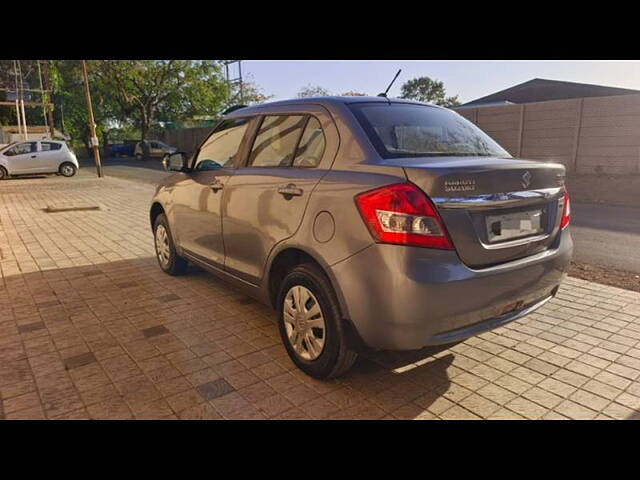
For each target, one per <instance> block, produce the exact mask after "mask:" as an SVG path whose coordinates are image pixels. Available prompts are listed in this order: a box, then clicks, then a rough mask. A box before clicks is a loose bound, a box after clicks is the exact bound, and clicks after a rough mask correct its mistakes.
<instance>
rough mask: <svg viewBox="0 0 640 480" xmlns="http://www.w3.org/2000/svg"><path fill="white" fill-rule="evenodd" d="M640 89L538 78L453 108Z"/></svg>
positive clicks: (614, 93)
mask: <svg viewBox="0 0 640 480" xmlns="http://www.w3.org/2000/svg"><path fill="white" fill-rule="evenodd" d="M639 93H640V90H631V89H628V88H617V87H606V86H603V85H592V84H589V83H576V82H563V81H560V80H546V79H544V78H534V79H533V80H529V81H528V82H524V83H521V84H519V85H515V86H513V87H510V88H507V89H505V90H501V91H499V92H496V93H492V94H491V95H486V96H484V97H481V98H478V99H476V100H472V101H470V102H467V103H464V104H462V105H459V106H457V107H453V110H464V109H466V108H473V107H489V106H492V107H493V106H500V105H509V104H514V103H516V104H520V103H531V102H546V101H549V100H567V99H570V98H589V97H611V96H615V95H634V94H639Z"/></svg>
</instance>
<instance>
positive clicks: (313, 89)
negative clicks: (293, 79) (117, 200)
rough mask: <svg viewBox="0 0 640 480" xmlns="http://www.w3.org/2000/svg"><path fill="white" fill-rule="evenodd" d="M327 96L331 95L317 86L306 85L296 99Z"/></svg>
mask: <svg viewBox="0 0 640 480" xmlns="http://www.w3.org/2000/svg"><path fill="white" fill-rule="evenodd" d="M328 95H331V93H330V92H329V90H327V89H326V88H322V87H320V86H318V85H307V86H306V87H303V88H302V89H300V91H299V92H298V98H307V97H326V96H328Z"/></svg>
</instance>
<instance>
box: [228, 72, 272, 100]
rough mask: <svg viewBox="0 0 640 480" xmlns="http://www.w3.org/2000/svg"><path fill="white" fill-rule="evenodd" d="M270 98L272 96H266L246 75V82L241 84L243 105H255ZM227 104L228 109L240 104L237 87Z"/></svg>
mask: <svg viewBox="0 0 640 480" xmlns="http://www.w3.org/2000/svg"><path fill="white" fill-rule="evenodd" d="M270 98H273V95H266V94H265V93H264V92H263V91H262V89H261V88H260V87H259V86H258V85H257V84H256V82H255V80H253V77H252V76H251V75H247V80H245V81H243V82H242V103H243V104H245V105H257V104H259V103H264V102H266V101H267V100H269V99H270ZM227 103H228V105H227V106H228V107H230V106H232V105H235V104H237V103H240V89H239V88H238V87H235V88H234V89H233V91H232V92H231V96H230V98H229V100H228V101H227Z"/></svg>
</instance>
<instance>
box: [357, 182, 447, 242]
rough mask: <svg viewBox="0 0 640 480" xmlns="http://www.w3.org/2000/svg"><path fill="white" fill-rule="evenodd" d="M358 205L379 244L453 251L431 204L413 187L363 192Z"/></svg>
mask: <svg viewBox="0 0 640 480" xmlns="http://www.w3.org/2000/svg"><path fill="white" fill-rule="evenodd" d="M355 201H356V205H357V206H358V210H360V214H361V215H362V218H363V219H364V221H365V223H366V224H367V227H368V228H369V231H370V232H371V235H372V236H373V238H374V239H375V240H376V242H378V243H393V244H398V245H413V246H417V247H429V248H441V249H445V250H453V249H454V247H453V243H452V242H451V240H450V239H449V235H448V234H447V231H446V229H445V228H444V224H443V223H442V220H441V218H440V216H439V215H438V213H437V212H436V209H435V208H434V206H433V205H432V203H431V201H430V200H429V198H428V197H427V196H426V195H425V193H424V192H423V191H422V190H420V189H419V188H418V187H416V186H415V185H413V184H411V183H397V184H394V185H387V186H385V187H382V188H377V189H375V190H371V191H369V192H364V193H361V194H360V195H357V196H356V198H355Z"/></svg>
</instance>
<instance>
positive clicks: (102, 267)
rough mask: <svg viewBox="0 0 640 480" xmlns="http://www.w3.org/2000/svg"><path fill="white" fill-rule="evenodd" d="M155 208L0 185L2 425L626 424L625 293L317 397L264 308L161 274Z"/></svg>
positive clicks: (104, 191)
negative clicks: (163, 421)
mask: <svg viewBox="0 0 640 480" xmlns="http://www.w3.org/2000/svg"><path fill="white" fill-rule="evenodd" d="M153 190H154V189H153V186H151V185H148V184H143V183H136V182H132V181H127V180H121V179H114V178H105V179H102V180H98V179H96V178H94V177H93V176H92V172H91V173H89V172H86V171H80V173H79V175H77V176H76V177H74V178H71V179H66V178H57V177H48V178H25V179H17V180H12V181H4V182H1V183H0V273H1V276H0V419H41V418H51V419H53V418H68V419H83V418H89V419H134V418H145V419H146V418H167V419H171V418H173V419H176V418H180V419H268V418H277V419H325V418H329V419H345V418H349V419H382V418H384V419H439V418H440V419H478V418H488V419H494V418H495V419H538V418H544V419H591V418H599V419H600V418H603V419H640V413H639V412H640V294H639V293H636V292H631V291H626V290H622V289H618V288H615V287H610V286H604V285H599V284H595V283H590V282H586V281H584V280H579V279H575V278H568V279H567V280H566V281H565V283H564V284H563V286H562V288H561V289H560V291H559V293H558V295H557V297H556V298H555V299H553V300H552V301H550V302H549V303H547V304H546V305H545V306H544V307H543V308H541V309H539V310H538V311H536V312H535V313H533V314H530V315H528V316H527V317H524V318H522V319H519V320H517V321H515V322H513V323H510V324H508V325H505V326H503V327H501V328H498V329H496V330H494V331H492V332H487V333H484V334H482V335H479V336H477V337H472V338H469V339H467V340H466V341H464V342H460V343H458V344H456V345H449V346H442V347H431V348H425V349H422V350H420V351H416V352H380V353H367V354H364V355H362V356H361V357H360V358H359V360H358V362H357V363H356V365H355V366H354V369H353V370H352V371H351V372H350V373H348V374H347V375H345V376H344V377H342V378H340V379H336V380H331V381H326V382H321V381H317V380H314V379H311V378H309V377H307V376H306V375H304V374H303V373H302V372H300V371H299V370H298V369H296V367H295V366H294V364H293V363H292V362H291V360H290V359H289V358H288V356H287V353H286V351H285V349H284V347H283V346H282V344H281V342H280V337H279V333H278V328H277V325H276V323H275V316H274V313H273V311H271V310H270V309H269V308H267V307H265V306H263V305H261V304H259V303H257V302H255V301H252V300H250V299H248V298H247V297H246V295H244V294H242V293H241V292H239V291H238V290H236V289H235V288H233V287H231V286H228V285H226V284H223V283H221V282H220V281H218V280H217V279H216V278H215V277H213V276H212V275H209V274H207V273H205V272H204V271H202V270H200V269H198V268H195V267H192V268H191V269H190V271H189V273H188V274H187V275H186V276H184V277H180V278H175V277H170V276H168V275H165V274H164V273H163V272H162V271H161V270H160V268H159V267H158V265H157V262H156V260H155V258H154V248H153V237H152V234H151V231H150V226H149V217H148V211H147V209H148V205H149V200H150V198H151V196H152V194H153ZM52 204H56V205H61V204H64V205H86V204H99V205H100V206H101V208H100V210H81V211H65V212H57V213H55V214H47V213H45V212H44V211H43V209H44V208H46V206H47V205H52Z"/></svg>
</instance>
